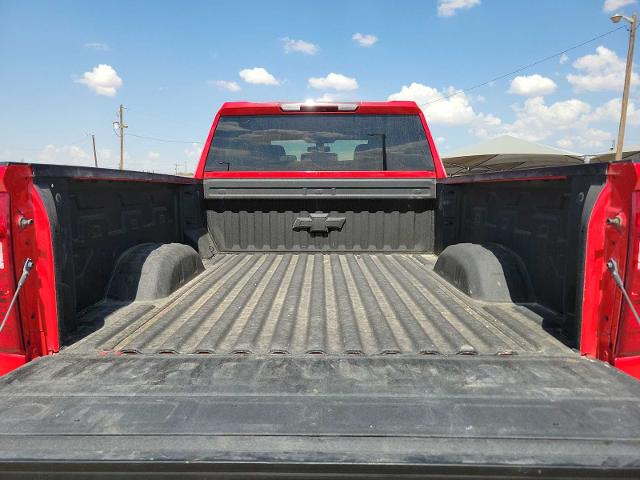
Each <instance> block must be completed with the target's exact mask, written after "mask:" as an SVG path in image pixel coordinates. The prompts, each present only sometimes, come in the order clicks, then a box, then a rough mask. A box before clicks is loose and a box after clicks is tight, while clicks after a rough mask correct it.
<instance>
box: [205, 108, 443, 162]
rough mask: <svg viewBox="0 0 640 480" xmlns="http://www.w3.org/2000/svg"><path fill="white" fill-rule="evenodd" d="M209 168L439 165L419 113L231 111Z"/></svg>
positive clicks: (212, 149) (213, 144) (210, 154)
mask: <svg viewBox="0 0 640 480" xmlns="http://www.w3.org/2000/svg"><path fill="white" fill-rule="evenodd" d="M206 170H207V171H223V172H224V171H230V172H232V171H269V170H271V171H296V170H298V171H303V170H312V171H313V170H316V171H319V170H365V171H378V170H433V157H432V156H431V151H430V149H429V143H428V142H427V137H426V134H425V131H424V128H423V127H422V122H421V121H420V117H418V116H417V115H351V114H345V115H340V114H333V115H327V114H324V115H314V114H309V115H262V116H237V117H234V116H228V117H227V116H225V117H221V118H220V120H219V122H218V126H217V128H216V131H215V133H214V135H213V141H212V142H211V147H210V149H209V152H208V154H207V163H206Z"/></svg>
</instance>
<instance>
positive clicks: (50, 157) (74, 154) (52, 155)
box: [38, 145, 93, 166]
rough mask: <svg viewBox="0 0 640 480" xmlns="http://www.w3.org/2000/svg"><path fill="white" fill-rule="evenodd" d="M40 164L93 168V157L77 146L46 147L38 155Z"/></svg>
mask: <svg viewBox="0 0 640 480" xmlns="http://www.w3.org/2000/svg"><path fill="white" fill-rule="evenodd" d="M38 162H40V163H48V164H53V165H74V166H93V156H90V155H89V153H87V152H86V151H85V150H84V149H82V148H80V147H78V146H77V145H63V146H60V147H56V146H55V145H46V146H45V147H44V148H43V149H42V150H41V151H40V153H39V154H38Z"/></svg>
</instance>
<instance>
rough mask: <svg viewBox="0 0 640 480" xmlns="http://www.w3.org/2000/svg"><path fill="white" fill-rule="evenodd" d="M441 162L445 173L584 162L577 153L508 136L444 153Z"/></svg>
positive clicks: (516, 168)
mask: <svg viewBox="0 0 640 480" xmlns="http://www.w3.org/2000/svg"><path fill="white" fill-rule="evenodd" d="M442 161H443V163H444V166H445V168H446V170H447V173H448V174H449V175H461V174H468V173H482V172H498V171H505V170H520V169H525V168H535V167H546V166H551V165H579V164H582V163H584V162H583V159H582V156H581V155H580V154H578V153H574V152H570V151H568V150H562V149H560V148H555V147H550V146H548V145H543V144H541V143H535V142H529V141H527V140H523V139H521V138H517V137H513V136H511V135H503V136H500V137H496V138H492V139H491V140H488V141H486V142H481V143H478V144H476V145H471V146H469V147H466V148H463V149H461V150H458V151H455V152H452V153H447V154H446V155H443V156H442Z"/></svg>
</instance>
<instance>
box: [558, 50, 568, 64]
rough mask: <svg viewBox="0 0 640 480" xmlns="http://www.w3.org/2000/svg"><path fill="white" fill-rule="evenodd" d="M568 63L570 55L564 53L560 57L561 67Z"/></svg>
mask: <svg viewBox="0 0 640 480" xmlns="http://www.w3.org/2000/svg"><path fill="white" fill-rule="evenodd" d="M568 61H569V55H567V54H566V53H563V54H562V55H560V59H559V60H558V62H559V63H560V65H564V64H565V63H567V62H568Z"/></svg>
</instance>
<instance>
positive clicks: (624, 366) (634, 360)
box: [613, 356, 640, 379]
mask: <svg viewBox="0 0 640 480" xmlns="http://www.w3.org/2000/svg"><path fill="white" fill-rule="evenodd" d="M613 364H614V365H615V366H616V368H619V369H620V370H622V371H623V372H625V373H627V374H629V375H631V376H632V377H635V378H637V379H640V356H635V357H620V358H616V359H615V361H614V362H613Z"/></svg>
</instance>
